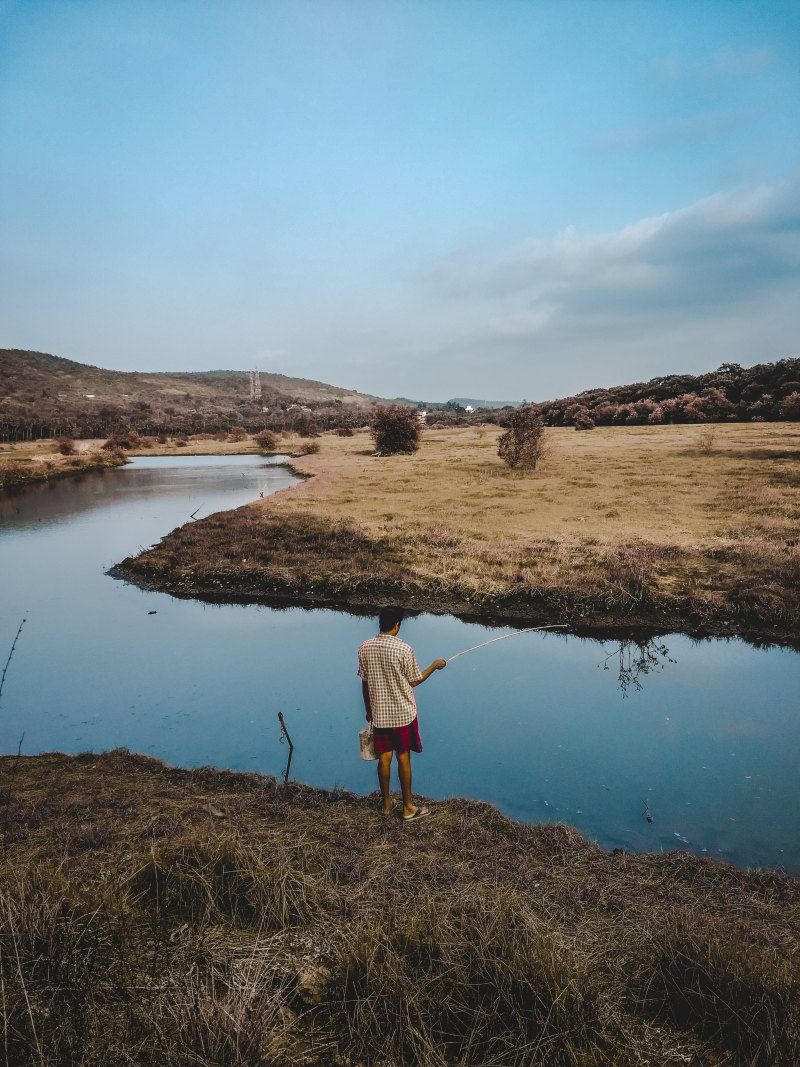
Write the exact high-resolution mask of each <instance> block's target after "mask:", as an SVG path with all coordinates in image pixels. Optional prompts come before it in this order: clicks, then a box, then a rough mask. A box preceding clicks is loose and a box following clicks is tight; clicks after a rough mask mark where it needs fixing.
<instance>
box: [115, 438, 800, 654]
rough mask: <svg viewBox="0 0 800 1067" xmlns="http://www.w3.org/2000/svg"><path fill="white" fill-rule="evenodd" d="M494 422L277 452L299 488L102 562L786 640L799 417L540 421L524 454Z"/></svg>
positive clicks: (325, 593)
mask: <svg viewBox="0 0 800 1067" xmlns="http://www.w3.org/2000/svg"><path fill="white" fill-rule="evenodd" d="M496 436H497V431H496V430H495V429H494V428H487V429H486V430H485V431H484V430H475V429H460V430H450V431H428V432H426V433H425V435H424V437H423V441H422V446H421V448H420V450H419V452H417V453H416V454H415V455H413V456H393V457H376V456H374V455H373V454H372V451H373V449H372V446H371V441H370V439H369V437H368V436H367V435H366V434H361V435H357V436H355V437H352V438H338V437H333V436H325V437H323V438H322V439H321V451H320V453H319V454H318V455H314V456H308V457H303V458H302V459H298V460H295V466H296V467H297V469H298V470H300V471H301V472H302V473H304V474H310V475H314V477H313V478H312V479H311V480H309V481H307V482H306V483H305V484H303V485H302V486H300V487H297V488H294V489H292V490H288V491H283V492H282V493H280V494H277V495H276V496H274V497H271V498H269V499H267V500H264V501H260V502H258V503H256V504H253V505H252V506H248V507H246V508H241V509H238V510H237V511H235V512H229V513H225V514H220V515H216V516H211V517H209V518H207V519H203V520H201V521H199V522H196V523H193V524H191V525H189V526H185V527H183V528H181V529H179V530H176V531H175V532H173V533H172V534H170V536H169V537H167V538H165V539H164V541H163V542H162V543H161V544H160V545H158V546H156V547H155V548H153V549H150V550H149V551H147V552H145V553H143V554H142V555H140V556H138V557H137V558H135V559H127V560H125V561H124V562H123V563H122V564H121V566H120V567H119V573H121V574H122V575H123V576H125V577H127V578H130V579H132V580H135V581H137V582H139V583H140V584H143V585H148V586H151V587H156V588H160V589H165V590H168V591H170V592H172V593H174V594H176V595H186V596H205V597H208V598H211V599H230V598H237V597H246V598H256V599H258V598H267V597H270V596H278V597H287V598H296V599H301V600H306V601H310V602H314V601H317V602H328V603H349V604H351V605H358V604H363V605H369V604H374V603H376V602H379V601H383V600H394V601H399V602H402V603H405V604H407V605H409V606H411V607H415V608H421V609H428V610H434V611H454V612H458V613H463V614H471V615H476V616H482V617H493V618H507V619H533V620H537V621H548V620H552V619H554V618H558V619H559V620H561V621H563V620H567V621H569V622H571V623H572V624H573V625H574V626H575V627H576V628H585V629H591V628H593V627H594V628H607V627H609V626H631V627H656V628H659V629H662V630H664V629H679V630H686V631H688V632H692V633H698V634H715V633H717V634H719V633H721V634H725V633H730V634H745V635H749V636H756V637H761V638H766V639H773V640H779V641H786V642H789V643H795V642H796V641H797V639H798V633H799V627H798V620H800V548H799V547H798V540H797V526H798V520H799V519H800V462H799V460H800V426H798V425H797V424H794V423H783V424H765V423H750V424H726V425H720V426H714V427H708V426H706V427H703V426H653V427H625V428H607V429H597V430H594V431H591V432H587V433H576V432H575V431H573V430H554V431H551V432H550V438H549V439H550V450H549V453H548V455H547V456H546V458H545V461H544V463H543V465H542V466H541V468H540V469H537V470H536V471H535V472H532V473H528V474H525V473H519V472H515V471H511V470H509V469H508V468H506V467H505V466H504V465H503V463H502V462H501V461H500V460H499V459H498V457H497V455H496Z"/></svg>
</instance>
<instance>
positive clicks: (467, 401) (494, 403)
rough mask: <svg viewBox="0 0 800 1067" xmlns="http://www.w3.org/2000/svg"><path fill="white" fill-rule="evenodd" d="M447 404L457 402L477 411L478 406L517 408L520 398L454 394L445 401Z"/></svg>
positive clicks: (463, 406) (461, 405) (490, 408)
mask: <svg viewBox="0 0 800 1067" xmlns="http://www.w3.org/2000/svg"><path fill="white" fill-rule="evenodd" d="M447 403H448V404H457V405H458V406H459V407H461V408H465V407H473V408H475V410H476V411H477V410H478V409H479V408H487V409H489V410H494V409H495V408H517V407H519V406H520V404H521V403H522V401H521V400H476V399H475V398H474V397H468V396H456V397H453V398H452V399H451V400H448V401H447Z"/></svg>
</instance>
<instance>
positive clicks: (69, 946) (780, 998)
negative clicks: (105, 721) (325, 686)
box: [0, 751, 800, 1067]
mask: <svg viewBox="0 0 800 1067" xmlns="http://www.w3.org/2000/svg"><path fill="white" fill-rule="evenodd" d="M12 764H13V761H12V760H11V759H8V758H6V759H4V760H3V761H2V764H0V766H1V767H2V770H3V771H5V772H8V771H9V769H10V768H11V766H12ZM7 780H8V779H7ZM13 781H14V784H13V795H12V794H10V793H9V794H7V799H8V800H9V801H10V804H9V805H8V806H7V807H6V809H5V819H4V851H3V859H2V864H0V951H1V953H2V955H1V956H0V988H1V989H2V996H1V997H0V1010H2V1017H3V1022H4V1030H3V1036H2V1039H0V1045H1V1047H0V1057H3V1056H4V1057H5V1060H4V1062H5V1063H6V1064H14V1065H24V1064H29V1063H30V1064H38V1065H41V1064H45V1065H48V1067H50V1065H56V1064H58V1065H62V1064H64V1065H66V1064H70V1065H71V1064H76V1065H78V1064H80V1065H87V1067H88V1065H89V1064H92V1065H95V1064H97V1065H100V1064H104V1065H105V1064H141V1065H148V1067H150V1065H152V1067H155V1065H158V1067H165V1065H171V1064H176V1065H177V1064H237V1065H242V1067H251V1065H269V1064H276V1065H277V1064H287V1063H296V1064H303V1063H307V1064H312V1063H313V1064H320V1065H323V1064H324V1065H341V1067H344V1065H346V1064H347V1065H351V1067H352V1065H355V1064H363V1065H368V1064H369V1065H371V1064H381V1065H390V1067H391V1065H396V1067H400V1065H401V1064H402V1065H404V1067H446V1065H453V1064H463V1065H465V1067H466V1065H468V1064H476V1065H477V1064H481V1065H484V1064H485V1065H490V1064H492V1065H497V1067H501V1065H509V1067H511V1065H514V1067H522V1065H523V1064H524V1065H535V1064H568V1065H583V1067H589V1065H595V1064H609V1065H611V1064H614V1065H618V1064H622V1065H625V1064H631V1065H633V1064H651V1065H659V1064H674V1063H694V1064H698V1065H709V1067H712V1065H715V1067H722V1065H730V1067H733V1065H734V1064H751V1065H760V1064H764V1065H766V1064H776V1065H777V1064H786V1065H788V1064H793V1063H796V1062H798V1058H800V1017H799V1015H798V1011H799V1009H798V1005H800V965H799V964H798V959H799V958H800V957H799V955H798V941H799V940H800V883H798V882H797V881H796V880H794V879H791V878H789V877H786V876H782V875H779V874H773V873H768V872H745V871H739V870H736V869H734V868H731V867H726V866H723V865H721V864H718V863H715V862H714V861H711V860H704V859H698V858H696V857H692V856H690V855H689V854H688V853H685V852H675V853H670V854H666V855H663V854H662V855H655V856H632V855H627V854H624V853H620V854H617V855H609V854H607V853H604V852H603V851H602V850H601V849H599V848H597V847H596V846H593V845H591V844H589V843H588V842H587V841H585V840H584V839H583V838H581V837H580V835H579V834H578V833H577V832H576V831H574V830H570V829H568V828H566V827H562V826H554V825H546V826H524V825H521V824H518V823H514V822H513V821H511V820H510V819H507V818H505V817H504V816H502V815H500V814H499V813H498V812H497V811H496V810H495V809H493V808H492V807H491V806H489V805H487V804H480V803H476V802H472V801H464V800H448V801H444V802H439V803H435V804H433V805H432V806H433V808H434V814H433V816H432V817H431V818H430V819H429V820H426V821H425V823H420V824H415V826H414V827H413V828H410V827H408V826H404V825H403V824H402V822H401V821H400V820H399V819H391V820H385V819H382V818H381V817H380V816H379V815H378V806H377V799H376V798H375V797H374V796H373V797H367V798H357V797H354V796H352V795H351V794H346V793H342V792H336V791H334V792H330V793H328V792H323V791H319V790H314V789H310V788H308V787H303V786H299V785H295V784H291V783H290V784H289V785H288V786H282V785H280V784H278V783H276V782H275V780H274V779H269V778H264V777H261V776H258V775H248V774H235V773H232V772H219V771H214V770H212V769H209V768H206V769H200V770H197V771H183V770H178V769H174V768H168V767H166V766H165V765H163V764H161V763H159V762H158V761H155V760H151V759H147V758H146V757H142V756H134V755H131V754H129V753H126V752H124V751H115V752H110V753H106V754H103V755H97V756H95V755H90V754H85V755H82V756H78V757H69V756H64V755H59V754H50V755H45V756H39V757H30V758H23V759H22V760H21V761H20V762H19V765H18V768H17V773H16V776H15V778H14V780H13Z"/></svg>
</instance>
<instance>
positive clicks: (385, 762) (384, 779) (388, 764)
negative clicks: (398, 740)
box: [378, 752, 402, 815]
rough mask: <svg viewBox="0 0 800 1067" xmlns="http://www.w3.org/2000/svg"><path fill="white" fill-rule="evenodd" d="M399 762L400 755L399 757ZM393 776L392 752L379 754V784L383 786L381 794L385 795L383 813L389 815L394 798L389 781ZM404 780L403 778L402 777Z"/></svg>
mask: <svg viewBox="0 0 800 1067" xmlns="http://www.w3.org/2000/svg"><path fill="white" fill-rule="evenodd" d="M397 760H398V763H399V762H400V757H399V756H398V757H397ZM391 777H392V753H391V752H381V754H380V756H378V784H379V785H380V787H381V796H382V797H383V813H384V815H388V814H389V812H390V811H391V807H392V800H391V797H390V796H389V782H390V781H391ZM401 782H402V779H401Z"/></svg>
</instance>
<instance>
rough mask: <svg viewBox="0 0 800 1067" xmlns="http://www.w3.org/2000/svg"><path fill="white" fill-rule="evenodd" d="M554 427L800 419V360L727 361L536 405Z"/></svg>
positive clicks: (590, 390)
mask: <svg viewBox="0 0 800 1067" xmlns="http://www.w3.org/2000/svg"><path fill="white" fill-rule="evenodd" d="M533 406H534V407H535V408H536V410H537V411H538V412H539V413H540V415H541V416H542V418H543V419H544V421H545V423H546V424H547V425H549V426H575V425H577V426H578V427H579V428H580V429H590V428H591V425H596V426H609V425H620V424H625V425H637V424H638V425H641V424H644V423H665V422H721V421H723V420H730V421H737V422H752V421H754V420H756V421H766V422H770V421H777V420H781V419H786V420H790V421H795V420H797V421H800V359H782V360H779V361H778V362H777V363H758V364H756V365H755V366H753V367H742V366H740V365H739V364H738V363H723V364H722V366H721V367H719V368H718V369H717V370H715V371H711V372H709V373H708V374H700V375H693V374H668V375H665V376H663V377H661V378H652V379H651V380H650V381H649V382H637V383H635V384H633V385H616V386H612V387H611V388H608V389H588V390H586V391H585V392H583V393H578V394H576V395H575V396H568V397H562V398H560V399H559V400H548V401H546V402H544V403H541V404H534V405H533Z"/></svg>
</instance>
